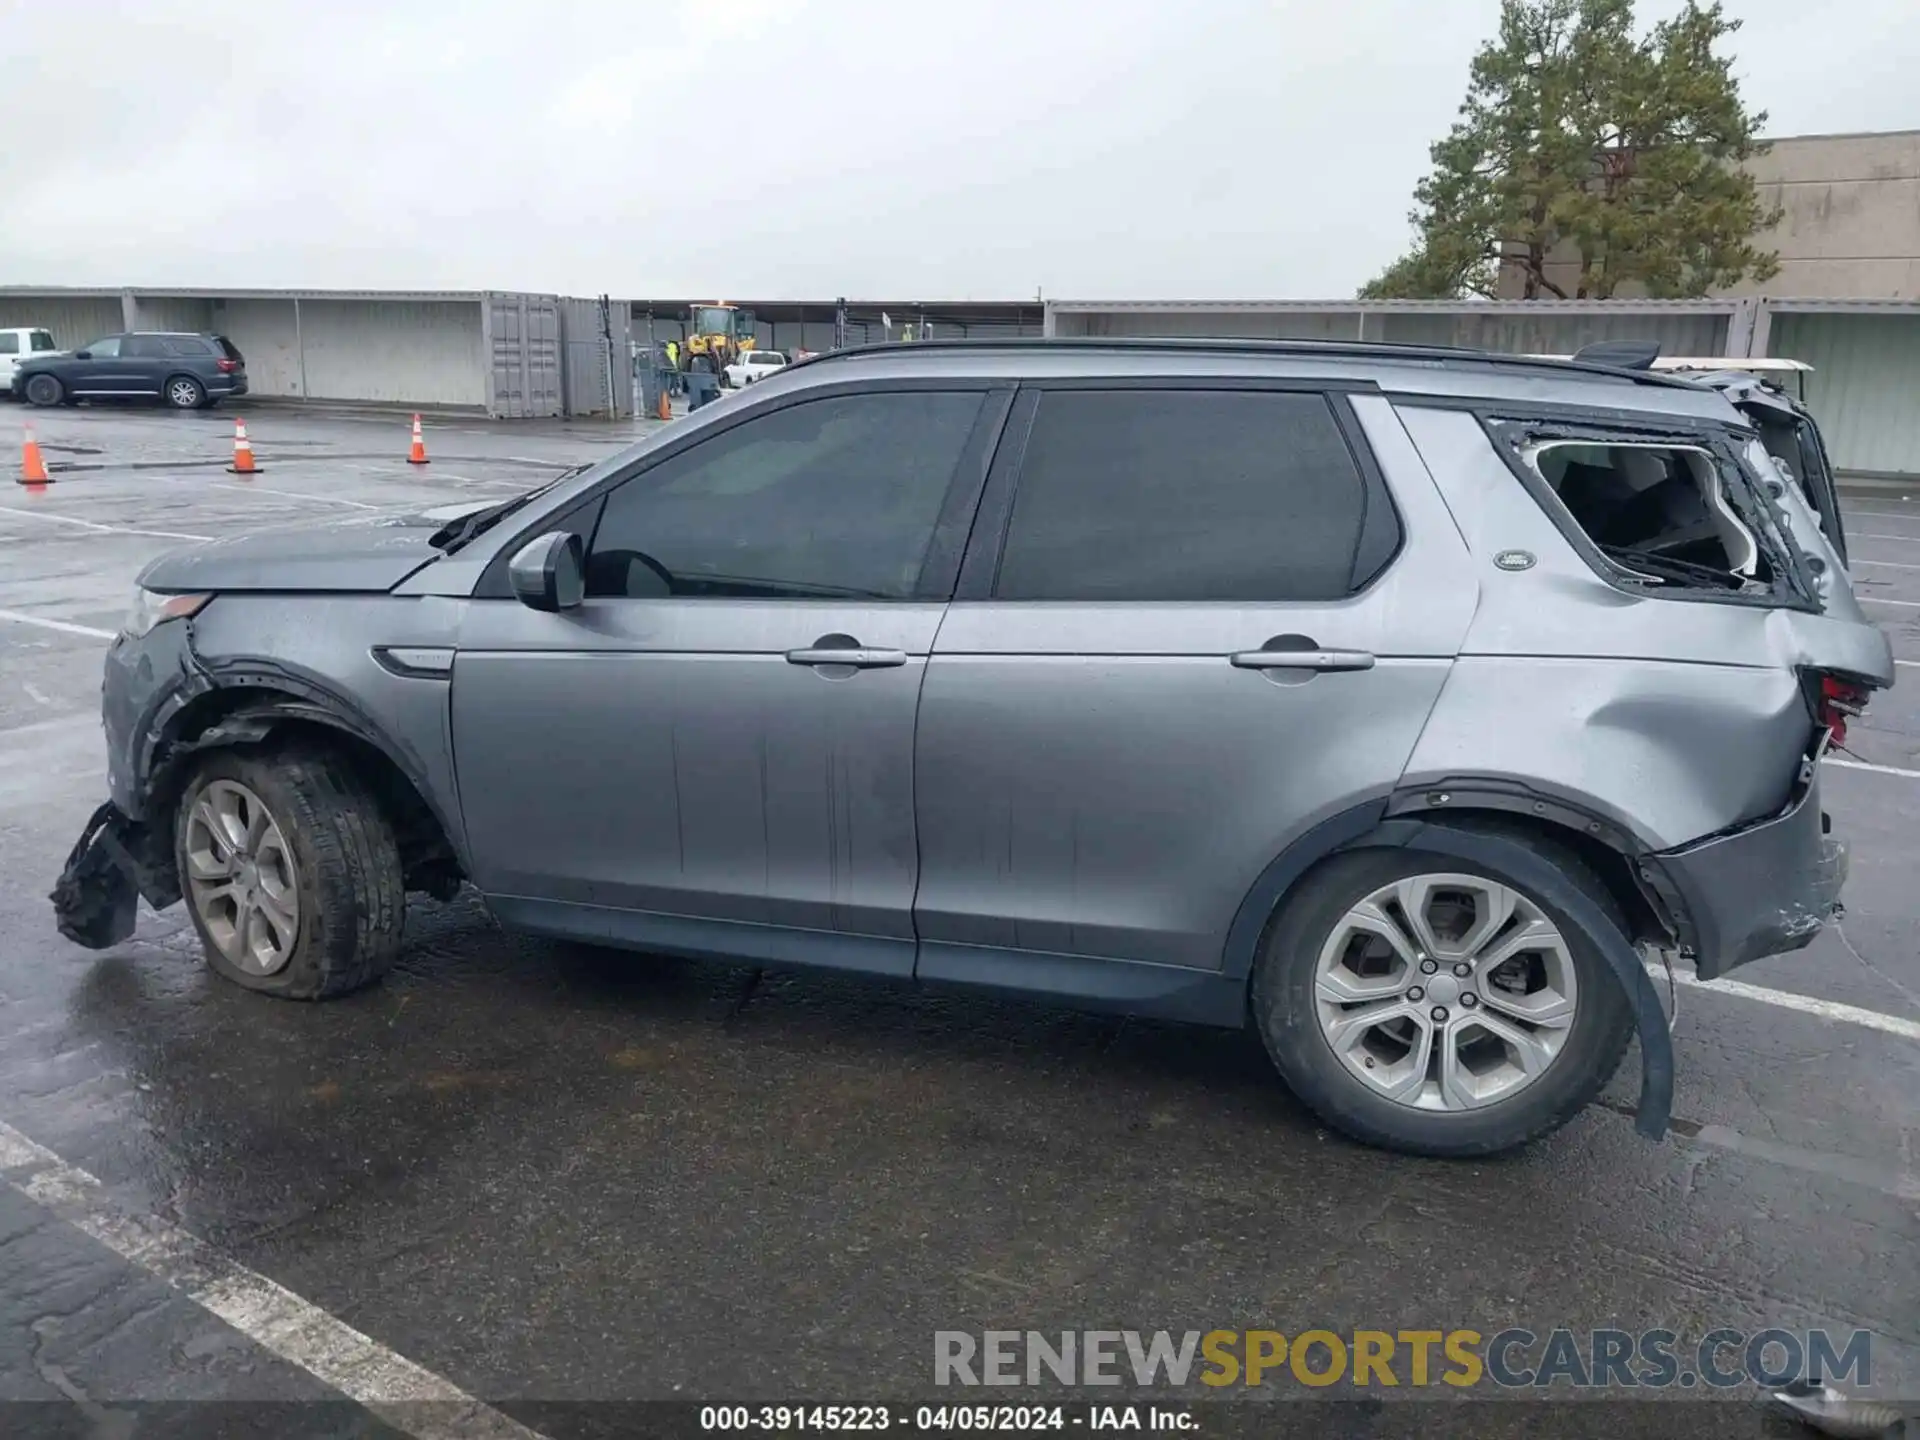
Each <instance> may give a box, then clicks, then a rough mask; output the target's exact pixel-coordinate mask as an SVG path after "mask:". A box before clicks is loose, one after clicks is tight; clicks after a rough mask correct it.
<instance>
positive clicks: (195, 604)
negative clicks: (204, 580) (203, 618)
mask: <svg viewBox="0 0 1920 1440" xmlns="http://www.w3.org/2000/svg"><path fill="white" fill-rule="evenodd" d="M211 599H213V596H211V595H163V594H161V593H160V592H159V591H158V590H135V591H134V592H133V608H132V609H131V610H129V611H128V612H127V623H126V625H125V626H124V627H123V633H124V634H126V635H128V636H130V637H131V638H132V639H135V640H138V639H139V638H140V637H141V636H142V635H144V634H146V633H147V632H148V631H149V630H151V629H153V627H154V626H156V625H159V624H162V623H163V622H165V621H168V620H180V619H184V618H185V617H186V616H188V615H198V614H199V613H200V612H201V611H202V610H203V609H205V608H206V604H207V602H208V601H209V600H211Z"/></svg>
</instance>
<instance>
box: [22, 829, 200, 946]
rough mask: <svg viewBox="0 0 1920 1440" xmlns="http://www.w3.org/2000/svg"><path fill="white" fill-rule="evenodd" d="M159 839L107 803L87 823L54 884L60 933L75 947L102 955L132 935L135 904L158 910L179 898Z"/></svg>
mask: <svg viewBox="0 0 1920 1440" xmlns="http://www.w3.org/2000/svg"><path fill="white" fill-rule="evenodd" d="M165 848H166V847H165V842H164V839H163V837H158V836H156V835H155V834H154V833H153V832H152V830H150V829H149V828H148V827H147V826H145V825H143V824H141V823H140V822H139V821H137V820H130V819H128V818H127V816H126V813H125V812H124V811H122V810H121V809H120V807H119V806H118V805H116V804H114V802H113V801H111V800H109V801H107V802H106V803H105V804H104V805H102V806H100V808H99V809H97V810H95V811H94V812H93V814H92V815H91V816H90V817H89V818H88V820H87V823H86V825H85V826H84V827H83V828H82V829H81V831H80V838H79V840H78V841H76V842H75V844H74V847H73V849H72V850H71V851H70V852H69V853H68V855H67V863H66V867H65V868H64V869H63V870H62V871H61V872H60V878H59V879H58V880H57V881H55V882H54V886H53V893H52V894H51V895H50V896H49V898H50V899H51V900H52V901H53V913H54V919H55V921H56V923H57V924H58V925H59V927H60V933H61V934H62V935H64V936H66V937H67V939H69V940H71V941H73V943H74V944H76V945H84V946H85V947H86V948H87V949H89V950H104V949H106V948H107V947H108V946H110V945H118V944H119V943H120V942H121V941H122V940H125V939H126V938H127V937H128V936H129V935H131V934H133V926H134V919H135V914H136V911H137V909H138V902H139V901H140V899H142V898H143V897H144V898H145V900H146V902H147V903H148V904H149V905H151V906H153V907H154V908H155V909H156V910H161V909H165V908H166V907H167V906H169V905H171V904H173V903H174V901H176V900H178V899H179V898H180V889H179V883H178V881H177V879H176V877H175V875H174V870H173V865H172V857H171V856H170V855H157V854H156V849H159V850H164V849H165Z"/></svg>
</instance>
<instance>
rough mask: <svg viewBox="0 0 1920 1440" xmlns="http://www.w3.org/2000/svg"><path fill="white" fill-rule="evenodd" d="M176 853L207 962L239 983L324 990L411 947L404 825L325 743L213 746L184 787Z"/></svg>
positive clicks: (349, 983) (287, 990) (379, 970)
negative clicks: (399, 834) (404, 943)
mask: <svg viewBox="0 0 1920 1440" xmlns="http://www.w3.org/2000/svg"><path fill="white" fill-rule="evenodd" d="M223 837H224V844H223ZM174 859H175V863H176V864H177V865H178V867H179V873H180V889H181V892H182V895H183V896H184V899H185V902H186V906H187V912H188V914H190V915H191V916H192V917H193V925H194V929H196V930H197V931H198V932H199V934H200V943H201V945H202V947H203V948H204V950H205V953H206V958H207V964H208V965H209V966H210V967H211V968H212V969H213V971H214V972H215V973H216V974H218V975H221V976H222V977H224V978H225V979H228V980H231V981H233V982H234V983H235V984H236V985H240V986H243V987H245V988H246V989H248V990H257V991H259V992H260V993H262V994H266V995H276V996H279V997H281V998H283V999H289V1000H325V999H330V998H332V997H333V996H336V995H345V994H347V993H348V992H349V991H353V990H358V989H360V988H361V987H363V986H366V985H370V984H372V983H373V982H374V981H375V980H378V979H379V978H380V977H381V976H382V975H384V974H386V972H387V971H388V970H389V969H391V968H392V966H393V962H394V959H395V957H396V956H397V955H398V954H399V950H400V941H401V930H402V926H403V924H404V921H405V918H406V889H405V883H404V877H403V873H402V867H401V861H400V848H399V845H398V843H397V841H396V840H395V838H394V833H393V827H392V825H391V824H390V823H389V822H388V820H387V817H386V815H385V814H384V813H383V812H382V810H381V809H380V805H379V802H378V801H377V800H376V799H375V798H374V796H373V794H372V793H371V791H369V790H368V788H367V787H366V786H365V785H364V784H363V783H362V782H361V780H360V779H359V777H358V776H357V775H356V774H354V772H353V771H352V769H351V768H350V767H348V766H347V765H345V764H343V763H342V762H341V761H340V759H339V758H338V757H336V756H334V755H332V754H329V753H328V752H326V751H324V750H319V749H314V748H310V747H296V748H290V749H285V750H278V751H268V752H262V751H258V750H216V751H214V752H212V753H211V754H210V755H209V756H208V757H207V758H206V759H205V760H204V761H202V762H201V764H200V766H199V768H198V769H197V770H196V771H195V772H194V775H193V778H192V779H191V780H190V781H189V783H188V784H187V787H186V789H185V792H184V793H183V794H182V795H181V797H180V805H179V809H178V811H177V812H176V817H175V822H174ZM223 892H224V893H223ZM289 902H290V903H289Z"/></svg>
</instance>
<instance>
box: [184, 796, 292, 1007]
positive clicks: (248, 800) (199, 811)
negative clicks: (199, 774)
mask: <svg viewBox="0 0 1920 1440" xmlns="http://www.w3.org/2000/svg"><path fill="white" fill-rule="evenodd" d="M182 848H183V850H184V852H185V856H186V875H185V877H184V878H185V879H186V881H187V890H188V896H189V899H190V901H191V903H192V905H193V908H194V912H195V913H196V914H197V915H198V916H199V919H200V923H201V925H202V926H203V927H204V929H205V931H206V934H207V936H208V938H209V939H210V940H212V942H213V943H214V944H215V945H216V946H217V947H219V950H220V953H221V954H222V955H224V956H225V957H226V958H227V960H228V961H229V962H231V963H232V964H233V965H234V966H235V967H236V968H237V969H239V970H241V971H244V972H245V973H246V974H249V975H273V974H277V973H278V972H279V971H280V970H282V969H284V968H285V967H286V964H287V961H289V960H290V959H292V958H293V949H294V945H295V943H296V942H297V941H298V939H299V936H300V880H299V871H298V869H297V868H296V866H295V863H294V858H293V851H292V850H291V849H290V848H289V847H288V845H287V840H286V836H285V835H284V834H282V833H281V830H280V825H279V822H278V821H276V820H275V819H274V818H273V816H272V814H271V813H269V811H268V810H267V807H266V804H265V803H264V802H263V801H262V800H261V799H260V797H259V796H258V795H256V794H254V793H253V791H251V790H249V789H248V788H247V787H246V786H245V785H242V784H240V783H239V782H238V781H236V780H215V781H213V782H212V783H211V784H209V785H208V786H207V787H206V788H205V789H204V790H203V791H202V792H201V794H200V798H199V800H198V801H197V802H196V803H195V804H194V806H193V808H192V809H191V810H189V811H188V812H187V824H186V835H185V837H184V844H183V846H182Z"/></svg>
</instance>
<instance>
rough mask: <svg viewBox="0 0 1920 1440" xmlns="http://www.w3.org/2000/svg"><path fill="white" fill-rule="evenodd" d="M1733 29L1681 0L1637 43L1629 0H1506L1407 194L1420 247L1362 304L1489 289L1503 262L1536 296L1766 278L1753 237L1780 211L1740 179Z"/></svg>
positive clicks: (1761, 117) (1743, 146)
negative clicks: (1724, 45) (1725, 51)
mask: <svg viewBox="0 0 1920 1440" xmlns="http://www.w3.org/2000/svg"><path fill="white" fill-rule="evenodd" d="M1739 28H1740V22H1739V21H1737V20H1729V19H1728V18H1727V17H1726V15H1725V14H1724V12H1723V11H1722V9H1721V6H1720V3H1719V0H1713V3H1711V4H1706V5H1702V4H1700V3H1699V0H1687V4H1686V7H1685V8H1684V9H1683V10H1682V11H1681V12H1680V13H1679V14H1678V15H1676V16H1675V17H1674V18H1673V19H1671V20H1668V21H1665V22H1663V23H1661V24H1659V25H1656V26H1655V27H1654V28H1653V29H1652V31H1651V32H1649V33H1648V34H1646V35H1645V36H1637V35H1636V34H1635V33H1634V25H1633V0H1503V3H1502V5H1501V14H1500V30H1499V33H1498V35H1497V36H1496V37H1495V38H1494V39H1493V40H1492V41H1490V42H1489V43H1488V44H1487V45H1485V46H1484V47H1483V48H1482V49H1481V51H1480V53H1479V54H1478V55H1476V56H1475V57H1474V60H1473V67H1472V71H1471V74H1470V78H1469V82H1468V86H1467V97H1466V100H1465V101H1464V102H1463V103H1462V105H1461V107H1460V118H1459V119H1458V120H1457V121H1456V122H1455V124H1454V126H1453V128H1452V129H1451V130H1450V131H1449V132H1448V133H1447V134H1446V136H1445V137H1443V138H1442V139H1441V140H1439V141H1438V142H1436V143H1435V144H1434V146H1433V147H1432V149H1431V151H1430V155H1431V158H1432V161H1433V168H1432V169H1431V170H1430V171H1429V172H1428V174H1427V175H1426V177H1425V178H1424V179H1422V180H1421V181H1420V183H1419V185H1418V186H1417V187H1416V188H1415V190H1414V210H1413V212H1412V214H1411V215H1410V216H1409V219H1410V220H1411V222H1412V224H1413V226H1414V229H1415V231H1416V232H1417V237H1418V238H1417V242H1416V244H1415V246H1414V248H1413V250H1412V251H1411V252H1410V253H1409V254H1407V255H1406V256H1404V257H1402V258H1401V259H1400V260H1398V261H1396V262H1395V263H1394V264H1393V265H1391V266H1390V267H1388V269H1387V270H1386V271H1385V272H1384V273H1382V274H1381V275H1380V276H1379V277H1378V278H1377V279H1375V280H1373V281H1372V282H1371V283H1370V284H1368V285H1367V286H1366V287H1365V288H1364V289H1363V290H1362V291H1361V292H1360V293H1361V296H1362V298H1365V299H1396V298H1407V299H1435V298H1443V297H1458V296H1465V295H1484V296H1492V295H1493V294H1494V293H1495V291H1496V287H1497V285H1498V281H1499V272H1500V269H1501V266H1502V265H1503V264H1504V265H1507V266H1510V267H1512V268H1513V269H1514V270H1516V271H1517V272H1518V273H1519V276H1520V281H1521V293H1522V294H1523V295H1524V296H1525V298H1527V299H1529V300H1533V299H1540V298H1543V297H1545V296H1555V297H1558V298H1561V299H1567V298H1583V299H1584V298H1594V299H1606V298H1609V297H1611V296H1613V295H1614V294H1615V293H1616V292H1617V291H1618V290H1619V288H1620V287H1621V286H1623V285H1629V284H1631V285H1636V286H1638V287H1639V288H1640V289H1642V290H1644V291H1645V292H1646V293H1647V294H1650V295H1654V296H1659V297H1671V296H1695V295H1703V294H1705V293H1707V291H1709V290H1710V289H1713V288H1715V287H1720V286H1726V285H1731V284H1734V283H1735V282H1737V281H1739V280H1741V279H1742V278H1745V277H1748V276H1751V277H1752V278H1755V279H1760V280H1764V279H1766V278H1768V277H1769V276H1771V275H1773V274H1774V273H1776V272H1777V271H1778V269H1779V262H1778V260H1777V259H1776V258H1775V257H1774V256H1773V255H1771V254H1769V253H1766V252H1763V251H1762V250H1760V249H1759V248H1758V247H1756V246H1755V245H1754V244H1753V238H1754V236H1755V235H1756V234H1758V233H1759V232H1760V231H1762V230H1764V229H1766V228H1767V227H1768V226H1770V225H1772V224H1773V223H1774V222H1775V221H1776V220H1777V219H1778V218H1779V212H1778V211H1777V210H1775V211H1769V210H1767V209H1766V208H1765V207H1764V206H1762V204H1761V202H1760V198H1759V194H1758V192H1757V190H1756V189H1755V186H1754V182H1753V177H1752V176H1751V175H1749V174H1747V172H1746V171H1745V170H1743V169H1741V168H1740V165H1741V162H1743V161H1745V160H1747V159H1749V158H1750V157H1752V156H1753V155H1754V154H1756V153H1758V152H1759V150H1760V149H1761V146H1760V143H1759V141H1758V138H1757V136H1758V132H1759V129H1760V127H1761V126H1762V125H1763V124H1764V123H1765V121H1766V114H1765V112H1758V113H1755V112H1750V111H1748V110H1747V109H1746V107H1745V106H1744V104H1743V103H1742V102H1741V98H1740V89H1739V85H1738V83H1737V82H1736V81H1735V80H1734V78H1733V75H1732V71H1731V63H1732V62H1731V60H1730V59H1729V58H1728V57H1727V56H1724V55H1721V54H1719V53H1717V52H1716V49H1715V47H1716V45H1717V44H1718V43H1719V42H1720V41H1721V40H1723V39H1725V38H1726V37H1727V36H1729V35H1732V34H1733V33H1734V32H1735V31H1737V30H1738V29H1739ZM1575 262H1577V263H1575Z"/></svg>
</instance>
